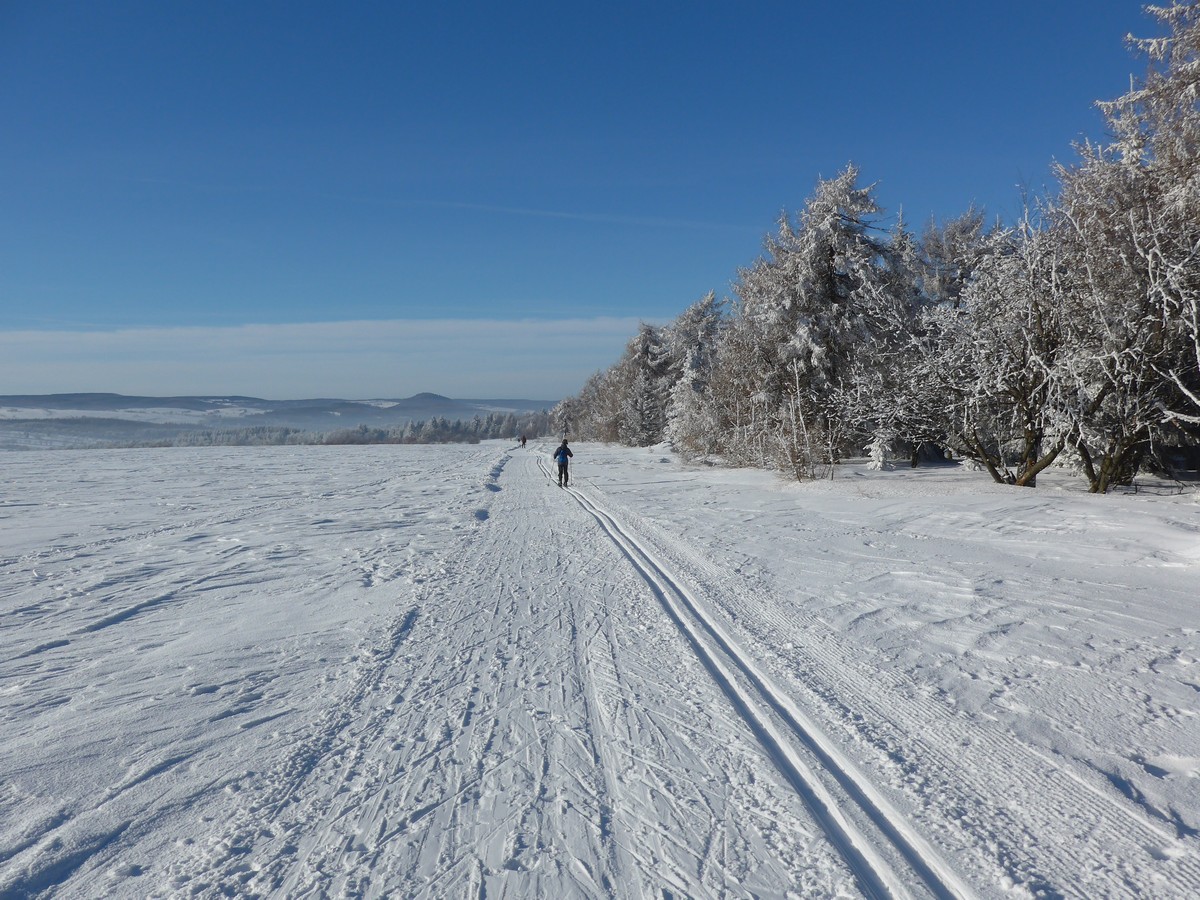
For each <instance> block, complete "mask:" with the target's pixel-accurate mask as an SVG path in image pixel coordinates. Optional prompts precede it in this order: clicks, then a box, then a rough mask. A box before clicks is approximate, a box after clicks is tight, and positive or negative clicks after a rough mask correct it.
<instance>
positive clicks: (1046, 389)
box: [918, 216, 1067, 487]
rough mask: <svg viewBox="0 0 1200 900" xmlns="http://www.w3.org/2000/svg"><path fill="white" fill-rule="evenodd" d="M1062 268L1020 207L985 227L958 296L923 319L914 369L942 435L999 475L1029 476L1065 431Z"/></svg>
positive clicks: (1026, 481)
mask: <svg viewBox="0 0 1200 900" xmlns="http://www.w3.org/2000/svg"><path fill="white" fill-rule="evenodd" d="M1059 275H1060V269H1059V260H1058V257H1057V255H1056V252H1055V240H1054V238H1053V237H1052V236H1051V235H1049V234H1048V233H1046V232H1044V231H1042V230H1039V229H1038V228H1037V227H1035V226H1034V224H1033V222H1032V220H1031V219H1030V217H1029V216H1026V218H1025V219H1024V220H1023V222H1022V223H1021V225H1020V227H1018V228H1016V229H1012V230H1008V231H997V232H994V233H992V234H991V235H990V236H989V238H988V239H987V241H986V245H985V247H984V249H983V251H982V253H981V254H980V256H979V258H978V259H977V261H976V262H975V264H974V271H973V273H972V276H971V278H970V280H969V281H968V282H967V284H966V285H965V287H964V289H963V290H962V292H961V294H960V295H959V297H958V301H957V304H956V305H955V304H945V303H943V304H941V305H939V306H936V307H932V308H930V309H929V310H928V311H927V312H926V314H925V318H924V321H923V328H922V337H921V340H922V341H923V342H924V343H923V347H924V349H925V352H924V353H923V354H922V357H921V359H920V362H919V366H918V371H919V373H920V377H921V378H922V379H923V380H924V382H925V383H926V384H928V385H930V386H932V387H933V391H932V395H931V402H933V403H935V404H936V407H935V408H936V410H937V416H938V417H939V419H940V421H939V422H938V427H939V429H940V431H941V432H942V437H941V440H942V441H943V442H944V443H945V444H946V445H947V446H948V447H950V448H951V449H953V450H954V451H956V452H957V453H959V454H960V455H962V456H965V457H967V458H969V459H972V460H974V461H975V462H977V463H978V464H979V465H981V466H982V467H983V468H985V469H986V470H987V471H988V473H989V474H990V475H991V476H992V478H993V479H994V480H995V481H997V482H999V483H1001V484H1014V485H1022V486H1030V487H1031V486H1033V485H1034V484H1035V483H1036V479H1037V476H1038V474H1039V473H1040V472H1042V471H1044V470H1045V468H1046V467H1047V466H1049V465H1050V464H1051V463H1053V462H1054V461H1055V459H1056V458H1057V457H1058V455H1059V454H1060V453H1061V452H1062V450H1063V447H1064V445H1065V442H1066V440H1067V434H1066V430H1065V429H1066V426H1064V425H1063V423H1062V421H1061V416H1060V415H1059V410H1058V409H1057V407H1056V406H1055V401H1056V399H1057V398H1058V394H1057V392H1056V385H1057V381H1056V379H1057V378H1058V377H1059V374H1060V365H1061V357H1062V353H1063V347H1062V344H1063V339H1064V337H1063V324H1062V320H1061V315H1060V310H1059V307H1058V305H1057V302H1056V301H1057V297H1056V294H1055V290H1054V285H1055V283H1056V279H1057V278H1058V277H1059ZM932 397H936V398H937V399H932Z"/></svg>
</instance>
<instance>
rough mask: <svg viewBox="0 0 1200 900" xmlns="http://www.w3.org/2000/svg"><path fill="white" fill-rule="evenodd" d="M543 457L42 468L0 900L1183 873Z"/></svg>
mask: <svg viewBox="0 0 1200 900" xmlns="http://www.w3.org/2000/svg"><path fill="white" fill-rule="evenodd" d="M550 449H551V448H550V447H549V446H540V445H539V443H538V442H534V443H531V444H530V447H529V449H528V451H523V450H514V449H511V448H509V447H506V446H503V447H502V446H500V445H498V444H497V443H488V444H484V445H480V446H478V447H475V448H459V449H456V450H455V451H454V453H455V457H454V460H455V462H454V467H453V469H452V470H448V471H447V473H446V478H445V479H444V480H442V481H440V482H435V483H428V480H429V476H430V474H431V473H433V472H435V471H436V469H435V468H434V467H432V466H436V461H437V460H439V459H440V452H438V454H437V455H435V451H416V450H414V451H413V452H414V457H415V461H413V462H411V463H407V462H405V460H408V459H409V457H402V458H400V459H399V460H398V459H397V458H396V457H395V456H394V455H393V454H391V453H390V452H389V451H388V450H387V449H386V448H385V449H379V448H373V449H370V450H368V449H366V448H362V451H363V455H362V456H360V457H358V459H360V460H361V461H360V462H358V463H357V464H356V465H355V466H353V467H351V468H349V469H347V471H346V472H345V473H337V472H336V470H334V469H331V468H330V467H328V466H325V465H322V464H321V460H322V457H317V456H314V451H311V450H306V451H288V452H281V453H265V452H261V451H258V452H244V453H237V452H234V453H226V452H222V453H221V455H219V456H217V457H215V458H216V459H219V460H220V461H221V465H222V467H223V468H222V470H221V472H220V473H219V474H213V473H212V472H210V471H207V470H206V469H205V465H208V460H211V459H213V457H209V456H203V455H201V456H198V457H197V460H198V462H199V465H197V467H196V468H195V471H189V470H186V469H180V468H179V467H178V466H177V465H176V464H174V460H175V459H177V458H178V457H177V456H171V455H166V454H160V455H147V456H138V457H136V459H137V460H138V462H137V465H145V466H146V469H145V470H144V471H141V472H140V473H139V475H138V476H136V477H140V479H141V481H140V482H139V483H137V484H136V485H130V491H131V492H133V490H134V489H135V488H136V495H137V496H138V497H140V498H141V499H140V502H138V503H133V504H130V505H129V507H128V508H127V509H125V508H123V509H122V512H121V514H120V515H119V516H114V515H113V508H114V507H113V506H111V505H110V504H106V502H104V497H105V496H111V495H112V492H114V491H116V492H119V491H120V490H121V489H122V488H121V486H120V485H119V484H118V485H117V486H116V487H114V486H113V483H112V482H113V479H118V480H119V479H122V478H132V477H135V476H133V475H131V473H130V469H129V466H130V464H129V463H127V462H126V461H125V460H126V457H125V456H123V455H121V454H97V455H95V456H89V457H87V458H88V459H89V460H93V461H95V470H93V471H89V472H88V473H86V474H81V475H79V476H78V481H77V483H75V484H64V485H63V486H62V487H61V488H58V487H55V486H50V487H46V488H44V489H43V494H42V497H41V501H42V502H41V507H42V508H43V509H44V511H45V515H44V516H42V517H41V518H34V519H33V520H31V524H30V526H29V527H30V529H31V530H30V532H29V534H27V535H25V536H24V540H23V543H22V545H21V546H22V548H23V549H21V550H19V551H18V552H16V553H15V554H13V555H6V556H4V557H0V579H2V580H0V585H6V587H0V603H3V604H4V606H3V607H2V609H3V611H4V616H3V617H0V637H2V638H3V639H4V642H5V643H4V646H5V650H6V652H5V654H4V658H3V659H0V724H4V725H5V727H6V728H9V727H12V726H13V725H19V726H20V733H19V734H20V737H19V739H11V740H9V741H6V742H4V743H3V744H0V766H2V767H3V768H2V769H0V771H3V772H4V773H5V780H4V784H3V787H2V788H0V897H4V898H14V900H16V898H32V897H49V896H54V897H91V896H98V895H103V896H106V897H196V898H209V897H222V896H238V897H346V898H350V897H355V898H357V897H392V896H405V897H414V898H441V897H470V898H496V897H555V898H574V897H588V898H590V897H653V898H664V900H665V898H676V897H730V898H735V897H825V896H829V897H835V896H837V897H850V896H865V897H871V898H904V897H912V898H923V897H936V898H960V897H961V898H966V897H975V896H988V897H993V896H995V897H999V896H1015V897H1039V898H1055V897H1079V898H1092V897H1101V896H1103V897H1114V898H1119V897H1142V896H1155V897H1163V898H1175V897H1180V898H1184V897H1191V896H1200V862H1198V859H1197V854H1196V853H1195V851H1194V847H1193V845H1194V837H1195V835H1194V834H1193V833H1191V832H1190V829H1189V826H1187V825H1185V824H1184V822H1183V821H1182V819H1180V817H1179V815H1178V814H1177V813H1174V812H1173V810H1170V809H1166V810H1164V809H1162V808H1159V807H1158V806H1155V805H1154V803H1153V802H1151V800H1150V799H1148V798H1146V797H1144V796H1142V795H1141V794H1140V792H1139V791H1138V788H1137V787H1136V785H1135V784H1134V783H1132V782H1131V781H1129V780H1128V779H1126V778H1125V777H1124V776H1122V774H1121V772H1120V770H1119V769H1114V770H1112V771H1109V770H1098V771H1094V772H1089V771H1084V770H1081V769H1080V768H1079V767H1078V766H1074V767H1072V766H1070V765H1067V764H1066V763H1064V762H1063V761H1062V760H1061V759H1059V758H1057V757H1056V756H1055V755H1054V754H1053V753H1051V752H1048V751H1046V750H1045V749H1044V748H1039V747H1035V746H1033V745H1031V744H1029V743H1026V742H1023V741H1021V740H1016V739H1014V736H1013V735H1012V734H1011V733H1009V732H1008V731H1006V730H1005V729H1004V728H1003V727H1001V725H1000V724H999V723H998V722H989V721H988V720H987V718H986V717H984V716H981V715H970V714H968V713H967V712H965V711H964V710H961V709H959V708H958V707H956V706H955V705H953V704H951V703H948V702H947V700H946V697H945V696H942V695H939V694H938V693H936V692H933V691H930V690H929V688H928V685H924V686H923V685H919V684H917V683H915V682H914V681H913V680H912V679H911V678H909V677H908V675H907V673H906V672H905V670H904V669H903V667H900V666H889V665H882V666H881V665H879V660H878V659H876V658H872V657H870V656H869V655H864V654H863V653H862V652H861V651H860V650H859V649H858V648H856V647H855V646H854V645H853V643H852V639H851V638H850V637H849V634H850V631H849V630H848V629H846V628H838V627H834V626H833V625H831V624H830V622H829V621H828V620H827V619H826V618H825V617H823V616H822V615H821V614H819V613H818V612H816V611H815V609H809V608H806V607H805V606H804V605H803V604H798V603H794V602H790V600H788V599H787V598H784V597H782V596H781V595H780V594H778V593H777V588H776V587H773V583H772V582H771V581H770V580H769V579H767V578H766V577H761V576H760V575H759V573H758V572H756V570H754V569H753V567H751V566H737V567H730V566H729V565H725V564H722V563H720V562H718V561H716V560H715V559H714V556H713V554H712V553H710V552H708V549H705V550H702V549H701V548H700V547H699V546H694V545H691V544H689V543H687V542H685V541H683V540H680V539H679V538H678V537H676V536H675V535H674V534H672V533H671V532H670V531H668V530H667V529H665V528H664V527H662V526H660V525H659V524H656V523H655V522H654V521H652V520H651V518H650V517H648V516H647V515H645V514H643V513H642V512H639V511H638V510H636V509H632V508H630V507H629V506H628V505H627V504H625V503H624V502H622V500H621V499H620V496H619V495H618V494H617V493H613V492H610V491H606V490H604V489H603V488H602V487H600V486H599V484H598V483H597V482H595V481H592V480H590V479H588V480H583V481H580V480H579V479H578V478H577V477H576V475H577V471H576V473H575V474H574V475H573V478H572V484H571V486H570V487H569V488H567V489H565V490H563V489H559V488H558V487H557V486H555V485H554V483H553V481H552V480H551V472H550V463H549V451H550ZM342 452H344V451H342ZM426 452H428V453H429V454H430V455H429V456H428V457H426V456H421V455H420V454H421V453H426ZM324 458H328V459H331V460H332V459H342V458H344V457H336V456H334V455H332V454H330V456H329V457H324ZM576 463H577V465H578V460H577V461H576ZM155 466H158V468H155ZM107 467H111V468H107ZM239 479H240V480H241V481H242V483H244V484H247V485H259V484H260V483H261V486H257V487H254V488H252V489H251V490H248V491H247V492H246V496H245V497H244V498H239V497H232V496H214V494H218V493H219V492H220V490H221V489H222V487H223V486H227V485H229V484H231V483H235V482H237V481H238V480H239ZM89 488H94V489H95V490H96V491H97V492H98V499H97V500H96V502H95V504H94V505H91V504H89V503H88V502H87V501H86V500H81V499H80V497H81V496H82V497H86V496H88V494H87V490H88V489H89ZM105 491H108V492H109V493H108V494H107V495H106V494H105V493H104V492H105ZM393 498H395V499H396V501H397V502H398V503H399V506H397V507H396V508H393V507H392V505H391V501H392V499H393ZM10 506H11V504H10ZM56 508H61V509H62V510H65V511H68V512H69V517H70V521H71V523H72V525H71V527H70V528H69V529H64V528H63V527H62V526H61V525H59V524H57V523H58V522H59V521H61V518H56V517H55V516H54V514H53V511H54V510H55V509H56ZM0 511H2V510H0ZM800 527H801V528H802V527H803V526H800ZM1013 527H1016V526H1013ZM43 533H44V535H45V537H44V539H43V538H42V535H43ZM912 539H917V538H916V537H915V536H914V537H913V538H912ZM863 546H864V547H865V548H866V550H864V553H867V554H871V553H874V554H879V553H887V552H889V548H887V547H883V546H880V545H879V541H878V539H877V538H875V537H874V536H872V535H864V539H863ZM710 549H711V548H710ZM898 558H899V559H903V558H904V554H903V552H902V551H901V552H900V554H899V556H898ZM909 558H914V557H909ZM809 563H810V564H811V565H813V566H820V565H823V564H824V563H823V561H822V560H821V558H820V557H819V556H818V555H814V556H813V557H811V559H810V560H809ZM890 577H891V578H893V579H895V578H904V579H910V580H914V581H920V580H921V579H930V583H931V584H934V583H935V582H936V583H937V586H938V590H941V591H949V590H951V588H950V587H947V585H948V584H952V582H953V580H954V579H955V578H956V577H958V576H956V575H955V573H953V572H952V571H950V570H947V571H945V572H940V571H930V572H925V573H908V572H902V571H900V572H894V573H893V574H892V575H891V576H890ZM969 589H970V587H969V585H964V586H963V590H968V591H969ZM1111 614H1112V615H1119V614H1120V611H1119V610H1118V609H1114V610H1112V613H1111ZM951 624H952V623H951ZM969 624H970V627H971V628H978V627H980V625H981V624H982V625H985V626H986V627H990V628H994V629H996V630H997V634H1003V633H1005V629H1009V628H1011V627H1012V626H1011V624H1010V623H1007V622H1006V621H1004V620H1003V618H1002V617H998V618H997V620H996V621H994V622H983V623H980V622H972V623H969ZM966 625H967V623H964V627H966ZM180 626H183V627H180ZM853 626H854V623H851V627H853ZM947 627H950V626H947ZM189 628H194V629H196V630H195V632H194V633H192V632H190V631H189ZM784 637H786V640H784ZM10 648H11V651H12V652H11V653H10V652H8V651H9V649H10ZM1176 656H1178V654H1177V655H1176ZM1174 659H1175V657H1171V656H1170V655H1169V654H1168V656H1165V657H1163V658H1162V661H1161V664H1162V665H1170V664H1173V660H1174ZM1197 690H1200V688H1197ZM167 709H170V710H171V711H172V712H171V716H170V717H169V718H167V719H165V720H163V721H162V722H161V723H160V722H159V721H158V718H157V717H158V716H159V715H161V713H162V712H163V711H164V710H167ZM1102 711H1103V710H1102V709H1098V710H1097V714H1099V713H1101V712H1102ZM1086 712H1087V711H1084V713H1085V714H1086ZM68 722H70V723H74V724H73V725H72V726H70V727H68V726H66V725H64V724H63V723H68ZM6 723H7V724H6ZM92 731H95V734H92V733H91V732H92ZM55 743H59V744H62V746H61V747H56V746H55ZM39 748H43V749H45V750H46V751H48V752H57V753H59V754H60V756H59V757H58V759H59V761H58V762H57V763H55V764H54V768H52V769H49V770H48V769H47V768H46V767H45V766H44V765H43V764H42V762H41V760H40V757H39V755H38V754H39V753H40V752H42V750H41V749H39ZM1195 762H1196V761H1195V760H1190V759H1182V758H1181V759H1180V760H1178V761H1176V762H1173V761H1172V760H1171V759H1166V758H1163V759H1158V758H1155V759H1154V760H1143V761H1141V762H1140V765H1141V766H1142V768H1144V769H1145V770H1146V771H1148V772H1151V773H1161V775H1162V776H1163V777H1165V776H1168V775H1170V774H1171V771H1170V768H1171V766H1173V765H1174V766H1176V767H1178V769H1179V771H1180V772H1183V773H1190V772H1191V771H1192V767H1193V765H1194V763H1195ZM998 782H999V783H998ZM1008 797H1011V798H1012V802H1011V803H1009V802H1005V798H1008ZM1031 798H1036V801H1034V800H1032V799H1031ZM17 813H19V815H18V814H17ZM6 818H7V819H9V820H10V821H11V822H13V823H15V824H14V825H9V826H6V825H4V824H3V823H4V821H5V819H6ZM1064 833H1067V834H1071V835H1073V836H1074V838H1075V839H1062V838H1061V835H1063V834H1064ZM1042 836H1046V837H1047V838H1050V839H1048V840H1045V841H1043V840H1041V839H1040V838H1041V837H1042ZM1054 838H1057V839H1054ZM1147 872H1156V873H1158V875H1156V876H1155V878H1153V879H1151V880H1147V876H1146V873H1147Z"/></svg>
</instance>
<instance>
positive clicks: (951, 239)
mask: <svg viewBox="0 0 1200 900" xmlns="http://www.w3.org/2000/svg"><path fill="white" fill-rule="evenodd" d="M984 220H985V216H984V213H983V211H982V210H979V209H976V208H975V207H974V206H971V207H969V208H968V209H967V211H966V212H965V213H963V214H962V215H961V216H958V217H957V218H954V219H950V220H949V221H947V222H945V223H943V224H942V225H940V226H939V225H938V224H937V223H936V222H934V221H930V223H929V224H928V225H927V226H926V227H925V233H924V234H923V235H922V237H921V260H920V264H919V265H920V277H921V290H922V293H923V294H924V296H925V297H926V298H928V301H929V302H930V303H931V304H933V305H935V306H950V307H953V308H957V307H958V305H959V302H960V297H961V296H962V292H963V290H964V289H965V288H966V286H967V285H968V284H969V283H970V281H971V278H972V276H973V275H974V273H975V270H976V269H977V268H978V266H979V263H980V261H981V260H982V258H983V255H984V253H985V248H986V246H987V237H988V233H989V230H988V229H986V228H984Z"/></svg>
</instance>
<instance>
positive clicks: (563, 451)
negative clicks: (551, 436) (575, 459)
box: [554, 438, 575, 487]
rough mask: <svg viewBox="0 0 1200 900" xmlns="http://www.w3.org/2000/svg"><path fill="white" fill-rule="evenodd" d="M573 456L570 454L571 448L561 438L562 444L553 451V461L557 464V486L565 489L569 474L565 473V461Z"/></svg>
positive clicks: (565, 440)
mask: <svg viewBox="0 0 1200 900" xmlns="http://www.w3.org/2000/svg"><path fill="white" fill-rule="evenodd" d="M574 455H575V454H574V453H572V452H571V448H570V447H568V446H567V439H566V438H563V442H562V443H561V444H559V445H558V449H557V450H555V451H554V461H555V462H557V463H558V486H559V487H566V486H567V481H568V480H570V474H569V473H568V472H567V460H569V459H570V458H571V457H572V456H574Z"/></svg>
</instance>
